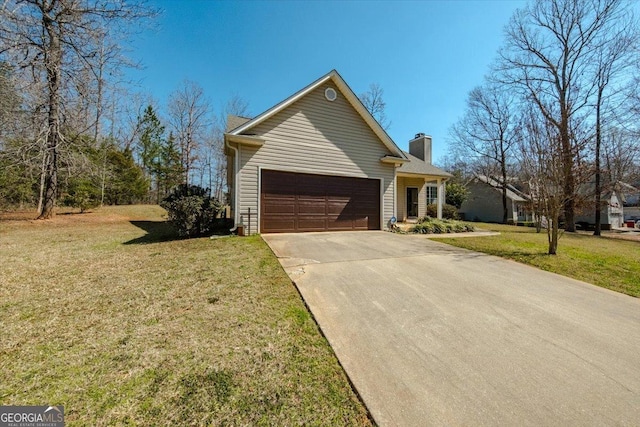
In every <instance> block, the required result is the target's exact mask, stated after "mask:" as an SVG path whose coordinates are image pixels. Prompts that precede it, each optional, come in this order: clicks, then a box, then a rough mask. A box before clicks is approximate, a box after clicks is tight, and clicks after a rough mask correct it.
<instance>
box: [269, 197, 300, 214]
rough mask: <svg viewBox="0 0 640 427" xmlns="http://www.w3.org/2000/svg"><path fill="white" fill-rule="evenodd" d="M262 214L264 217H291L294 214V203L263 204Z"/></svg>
mask: <svg viewBox="0 0 640 427" xmlns="http://www.w3.org/2000/svg"><path fill="white" fill-rule="evenodd" d="M262 213H263V214H264V215H272V214H273V215H284V214H289V215H291V216H293V215H295V213H296V205H295V203H282V201H280V202H279V203H263V206H262Z"/></svg>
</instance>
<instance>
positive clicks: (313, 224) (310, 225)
mask: <svg viewBox="0 0 640 427" xmlns="http://www.w3.org/2000/svg"><path fill="white" fill-rule="evenodd" d="M326 229H327V218H326V217H325V216H322V217H319V216H298V231H324V230H326Z"/></svg>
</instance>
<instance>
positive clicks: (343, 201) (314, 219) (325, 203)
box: [260, 170, 380, 233]
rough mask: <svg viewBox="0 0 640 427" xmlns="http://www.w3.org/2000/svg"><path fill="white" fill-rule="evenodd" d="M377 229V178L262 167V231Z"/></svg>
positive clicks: (378, 219)
mask: <svg viewBox="0 0 640 427" xmlns="http://www.w3.org/2000/svg"><path fill="white" fill-rule="evenodd" d="M379 229H380V181H379V180H377V179H366V178H350V177H341V176H327V175H311V174H302V173H292V172H279V171H270V170H263V171H262V187H261V194H260V231H261V232H262V233H290V232H303V231H338V230H379Z"/></svg>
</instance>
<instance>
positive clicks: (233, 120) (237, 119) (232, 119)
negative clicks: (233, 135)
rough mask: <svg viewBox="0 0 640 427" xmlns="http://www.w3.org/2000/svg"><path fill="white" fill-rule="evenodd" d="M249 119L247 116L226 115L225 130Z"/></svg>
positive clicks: (231, 128)
mask: <svg viewBox="0 0 640 427" xmlns="http://www.w3.org/2000/svg"><path fill="white" fill-rule="evenodd" d="M248 121H251V119H250V118H249V117H242V116H236V115H234V114H228V115H227V129H226V130H227V132H228V131H230V130H233V129H235V128H237V127H238V126H242V125H243V124H245V123H247V122H248Z"/></svg>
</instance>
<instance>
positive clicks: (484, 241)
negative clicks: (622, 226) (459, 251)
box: [440, 224, 640, 297]
mask: <svg viewBox="0 0 640 427" xmlns="http://www.w3.org/2000/svg"><path fill="white" fill-rule="evenodd" d="M478 228H479V229H484V230H491V231H498V232H500V235H498V236H487V237H467V238H464V239H462V238H458V239H456V238H451V239H449V238H446V239H440V241H441V242H443V243H449V244H451V245H454V246H458V247H462V248H466V249H471V250H474V251H478V252H484V253H488V254H491V255H497V256H500V257H503V258H509V259H513V260H515V261H519V262H522V263H525V264H529V265H532V266H535V267H539V268H542V269H544V270H547V271H552V272H554V273H558V274H562V275H564V276H568V277H572V278H574V279H578V280H583V281H585V282H589V283H593V284H595V285H598V286H602V287H603V288H608V289H612V290H614V291H618V292H622V293H625V294H627V295H631V296H635V297H640V242H633V241H625V240H619V239H611V238H606V237H595V236H592V235H586V234H578V233H563V234H562V237H561V238H560V242H559V244H558V254H557V255H548V254H547V249H548V244H547V235H546V232H545V231H544V230H543V231H542V233H536V232H535V229H534V228H529V227H515V226H511V225H500V224H478Z"/></svg>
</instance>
